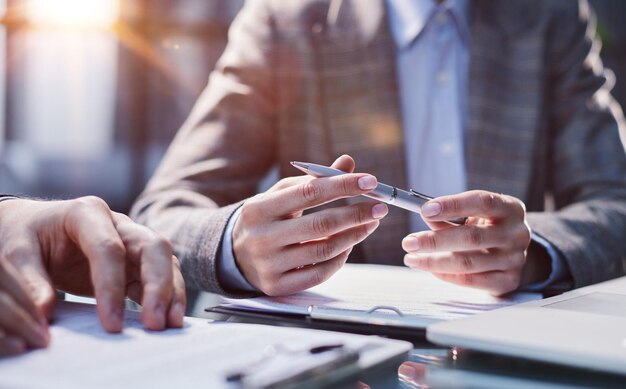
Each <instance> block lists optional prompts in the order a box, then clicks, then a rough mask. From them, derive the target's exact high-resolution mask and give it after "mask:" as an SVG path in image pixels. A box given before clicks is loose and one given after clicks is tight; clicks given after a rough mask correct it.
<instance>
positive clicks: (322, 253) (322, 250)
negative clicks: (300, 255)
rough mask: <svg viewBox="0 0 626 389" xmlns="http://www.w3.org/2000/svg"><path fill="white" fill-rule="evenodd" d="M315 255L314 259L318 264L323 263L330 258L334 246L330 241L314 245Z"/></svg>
mask: <svg viewBox="0 0 626 389" xmlns="http://www.w3.org/2000/svg"><path fill="white" fill-rule="evenodd" d="M315 247H316V253H315V258H317V259H318V260H319V262H322V261H325V260H327V259H329V258H332V257H333V256H334V255H333V253H334V251H335V244H334V243H332V242H331V241H325V242H321V243H318V244H316V245H315Z"/></svg>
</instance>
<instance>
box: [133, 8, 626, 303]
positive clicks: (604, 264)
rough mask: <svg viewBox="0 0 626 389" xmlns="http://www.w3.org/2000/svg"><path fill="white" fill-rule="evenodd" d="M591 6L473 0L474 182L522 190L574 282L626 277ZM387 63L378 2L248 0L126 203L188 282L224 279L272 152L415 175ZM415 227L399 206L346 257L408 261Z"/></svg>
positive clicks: (625, 211) (469, 151) (387, 40)
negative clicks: (226, 257) (151, 169)
mask: <svg viewBox="0 0 626 389" xmlns="http://www.w3.org/2000/svg"><path fill="white" fill-rule="evenodd" d="M590 20H591V19H590V15H589V10H588V7H587V4H586V3H585V2H583V1H581V2H580V3H576V2H574V1H570V0H552V1H541V0H511V1H506V2H502V1H487V0H482V1H481V0H476V1H474V2H472V3H471V16H470V30H471V59H470V85H469V112H468V124H467V128H466V129H465V148H466V150H465V155H466V167H467V177H468V184H469V188H471V189H485V190H489V191H494V192H499V193H506V194H510V195H512V196H515V197H517V198H519V199H521V200H523V201H524V202H525V204H526V206H527V210H528V212H529V214H528V220H529V223H530V226H531V228H532V229H533V231H534V232H535V233H537V234H538V235H540V236H542V237H544V238H545V239H547V240H548V241H549V242H551V243H552V244H553V245H554V247H556V248H557V250H558V251H559V252H560V253H561V254H562V255H563V257H564V258H565V260H566V261H567V265H568V267H569V272H570V273H571V277H572V280H573V282H574V286H582V285H585V284H589V283H593V282H598V281H601V280H605V279H608V278H611V277H616V276H619V275H622V274H623V272H624V269H623V261H622V260H623V258H624V257H625V253H626V201H625V200H626V156H625V153H624V146H623V144H622V142H621V140H620V134H619V132H620V131H619V130H622V131H623V130H624V126H623V116H622V113H621V111H620V109H619V107H618V106H617V105H616V103H615V102H614V100H613V99H612V97H611V96H610V94H609V90H610V88H611V82H610V81H609V78H608V77H607V73H606V72H605V71H604V69H603V67H602V64H601V62H600V60H599V57H598V44H597V43H598V42H596V41H595V40H594V33H595V29H594V27H593V26H592V23H591V22H590ZM394 61H395V47H394V42H393V40H392V37H391V35H390V31H389V25H388V20H387V10H386V8H385V2H384V0H343V1H337V0H332V1H330V0H298V1H285V0H253V1H249V2H247V4H246V5H245V6H244V8H243V10H242V11H241V13H240V14H239V15H238V17H237V19H236V20H235V22H234V24H233V26H232V27H231V30H230V35H229V43H228V46H227V48H226V51H225V53H224V54H223V56H222V58H221V59H220V61H219V63H218V66H217V68H216V70H215V71H214V72H213V73H212V75H211V77H210V80H209V83H208V86H207V88H206V90H205V91H204V92H203V94H202V96H201V97H200V98H199V100H198V101H197V103H196V106H195V108H194V109H193V111H192V113H191V115H190V117H189V119H188V120H187V121H186V123H185V124H184V126H183V128H182V129H181V130H180V131H179V133H178V134H177V136H176V138H175V140H174V141H173V143H172V145H171V146H170V148H169V150H168V152H167V154H166V156H165V157H164V159H163V161H162V163H161V165H160V167H159V168H158V170H157V172H156V173H155V175H154V177H153V178H152V179H151V181H150V183H149V184H148V187H147V188H146V190H145V191H144V193H143V194H142V195H141V197H140V198H139V199H138V200H137V202H136V204H135V206H134V208H133V212H132V215H133V217H134V218H135V219H136V220H137V221H139V222H141V223H145V224H147V225H148V226H150V227H152V228H153V229H155V230H157V231H159V232H160V233H162V234H164V235H165V236H167V237H168V238H170V239H171V240H172V242H173V244H174V247H175V251H176V254H177V255H178V257H179V258H180V259H181V261H182V264H183V271H184V274H185V277H186V281H187V283H188V284H189V285H191V286H193V287H196V288H201V289H204V290H208V291H213V292H218V293H226V292H225V291H224V290H223V289H222V288H221V286H220V285H219V282H218V279H217V276H216V261H215V257H216V253H217V252H218V249H219V246H220V241H221V237H222V233H223V230H224V228H225V225H226V223H227V221H228V219H229V217H230V216H231V215H232V213H233V211H234V210H235V209H236V208H237V207H238V206H240V205H241V202H242V201H244V200H245V199H246V198H248V197H250V196H253V195H254V194H255V193H256V190H257V185H258V184H259V181H260V180H261V179H262V177H263V176H264V175H265V174H266V173H267V172H268V170H269V169H271V167H272V166H278V169H279V172H280V176H281V177H285V176H290V175H297V174H298V172H297V171H296V170H295V169H293V168H292V167H291V166H289V161H290V160H304V161H312V162H317V163H322V164H328V163H330V162H331V161H332V160H333V159H334V158H335V157H337V156H338V155H340V154H343V153H347V154H350V155H352V156H353V157H354V158H355V160H356V162H357V170H358V171H362V172H370V173H373V174H375V175H376V176H377V178H378V179H379V180H380V181H383V182H388V183H393V184H395V185H396V186H399V187H406V181H407V179H406V174H405V158H404V147H403V131H402V123H401V116H400V112H399V102H398V99H399V93H398V86H397V84H396V73H395V71H396V64H395V62H394ZM622 135H623V134H622ZM423 190H424V191H427V188H423ZM546 199H547V201H546ZM546 204H548V205H549V206H550V207H551V209H549V210H546ZM392 208H393V207H392ZM409 232H410V231H408V220H407V214H406V213H405V212H404V211H401V210H398V209H392V210H391V212H390V214H389V215H388V216H387V217H386V218H385V219H384V220H383V222H382V224H381V227H380V228H378V230H377V231H376V232H375V233H374V234H373V235H372V236H370V237H369V238H368V239H367V240H366V241H365V242H363V243H362V244H361V245H360V247H359V250H355V251H353V254H352V256H351V259H352V260H356V261H360V262H370V263H389V264H401V263H402V258H403V252H402V249H401V240H402V238H403V237H404V236H405V235H406V234H407V233H409Z"/></svg>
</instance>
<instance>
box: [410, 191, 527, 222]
mask: <svg viewBox="0 0 626 389" xmlns="http://www.w3.org/2000/svg"><path fill="white" fill-rule="evenodd" d="M525 212H526V211H525V208H524V204H523V203H522V202H521V201H519V200H518V199H515V198H514V197H511V196H506V195H500V194H496V193H491V192H487V191H481V190H473V191H469V192H463V193H460V194H456V195H451V196H441V197H437V198H436V199H434V200H431V201H429V202H427V203H426V204H424V206H423V207H422V216H423V217H424V218H426V219H428V220H429V221H444V220H450V219H456V218H462V217H482V218H491V219H506V218H510V217H521V218H523V217H524V215H525Z"/></svg>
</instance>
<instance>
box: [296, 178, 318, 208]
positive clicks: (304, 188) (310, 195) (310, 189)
mask: <svg viewBox="0 0 626 389" xmlns="http://www.w3.org/2000/svg"><path fill="white" fill-rule="evenodd" d="M300 191H301V195H302V198H304V199H305V200H306V201H308V202H310V203H317V202H319V200H320V199H321V197H322V188H321V187H320V185H319V184H317V183H316V181H309V182H307V183H305V184H302V185H301V186H300Z"/></svg>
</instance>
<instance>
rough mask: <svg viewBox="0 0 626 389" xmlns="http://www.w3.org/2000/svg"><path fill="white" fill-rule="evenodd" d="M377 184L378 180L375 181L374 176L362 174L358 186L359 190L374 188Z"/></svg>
mask: <svg viewBox="0 0 626 389" xmlns="http://www.w3.org/2000/svg"><path fill="white" fill-rule="evenodd" d="M377 184H378V181H376V178H374V176H363V177H361V178H359V188H361V190H371V189H374V188H376V185H377Z"/></svg>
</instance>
